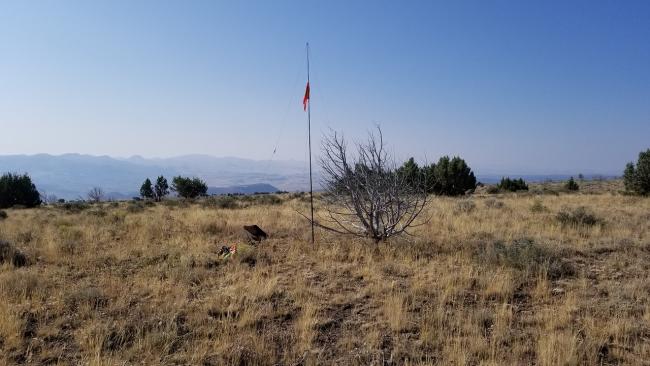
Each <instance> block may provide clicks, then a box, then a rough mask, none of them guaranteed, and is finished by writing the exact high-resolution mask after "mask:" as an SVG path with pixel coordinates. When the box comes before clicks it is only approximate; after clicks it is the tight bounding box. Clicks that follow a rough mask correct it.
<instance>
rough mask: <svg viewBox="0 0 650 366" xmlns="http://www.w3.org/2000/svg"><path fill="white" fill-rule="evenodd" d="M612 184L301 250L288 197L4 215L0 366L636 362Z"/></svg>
mask: <svg viewBox="0 0 650 366" xmlns="http://www.w3.org/2000/svg"><path fill="white" fill-rule="evenodd" d="M617 184H618V183H616V182H615V183H612V182H594V183H589V184H585V185H584V187H583V191H584V192H591V193H594V194H583V193H578V194H565V193H561V194H559V195H555V194H543V195H535V194H533V193H528V194H507V195H476V196H474V197H471V198H469V199H454V198H434V199H433V201H432V202H431V204H430V206H429V208H428V210H427V214H428V215H429V216H430V218H431V219H430V221H429V222H428V223H427V224H426V225H424V226H421V227H418V228H417V229H416V230H415V234H416V236H415V237H413V238H410V237H403V238H398V239H395V240H392V241H390V242H387V243H381V244H380V245H378V246H376V245H375V244H374V243H372V242H365V241H360V240H357V239H351V238H348V237H342V236H338V235H333V234H329V233H326V232H322V231H319V232H317V241H318V243H317V245H315V246H312V245H310V244H309V241H308V240H309V231H308V225H307V223H306V222H305V221H304V220H303V219H302V218H301V217H300V216H299V215H298V214H296V210H301V211H303V212H306V211H307V203H306V202H305V200H304V199H301V198H299V197H298V198H296V197H294V196H289V195H283V196H284V197H283V198H282V199H281V201H280V202H276V201H275V200H272V199H267V200H265V201H264V202H257V203H255V202H253V203H249V204H246V205H245V206H246V207H243V208H242V207H239V208H220V206H224V207H228V205H210V204H206V203H204V202H203V203H202V202H198V203H193V204H181V203H178V202H172V203H167V204H164V203H163V204H154V205H141V206H135V205H134V204H131V203H119V204H110V203H104V204H101V205H95V206H92V207H90V208H87V209H84V210H81V211H79V212H75V211H74V208H71V209H69V210H65V209H63V208H55V207H44V208H40V209H30V210H8V211H7V213H8V218H6V219H4V220H2V221H0V239H3V240H6V241H7V242H9V243H10V244H11V246H12V247H15V248H17V249H18V250H20V251H21V252H23V253H24V254H25V256H26V258H27V261H28V263H27V265H26V266H21V267H18V266H14V265H13V264H11V263H8V262H10V261H8V260H6V261H5V263H4V264H1V265H0V362H3V363H6V364H55V365H56V364H60V365H67V364H89V365H130V364H164V365H185V364H191V365H273V364H280V365H299V364H304V365H315V364H339V365H368V364H374V365H383V364H399V365H401V364H408V365H429V364H454V365H465V364H467V365H522V364H523V365H526V364H535V365H564V364H565V365H577V364H585V365H597V364H604V365H608V364H626V365H644V364H646V365H648V364H650V199H649V198H639V197H631V196H624V195H620V194H617V193H616V192H617V189H618V186H617ZM549 187H550V188H549ZM549 187H547V188H549V189H552V188H553V187H552V185H551V186H549ZM537 188H539V189H541V187H537ZM578 207H585V211H581V210H579V209H578ZM561 211H563V212H565V213H566V214H565V215H560V216H558V213H559V212H561ZM253 223H255V224H258V225H260V226H261V227H262V228H263V229H265V230H266V231H267V232H268V233H269V234H270V235H271V237H270V239H269V240H267V241H264V242H262V244H260V245H259V246H257V247H252V246H249V245H245V244H243V243H246V239H245V236H244V235H243V234H244V232H243V230H242V229H241V227H242V226H243V225H246V224H253ZM233 243H240V245H239V252H238V253H236V254H235V255H234V256H233V257H231V258H229V259H227V260H223V259H221V258H220V256H219V250H220V248H221V246H222V245H224V244H228V245H230V244H233Z"/></svg>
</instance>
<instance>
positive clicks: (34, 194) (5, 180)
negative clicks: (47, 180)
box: [0, 173, 41, 208]
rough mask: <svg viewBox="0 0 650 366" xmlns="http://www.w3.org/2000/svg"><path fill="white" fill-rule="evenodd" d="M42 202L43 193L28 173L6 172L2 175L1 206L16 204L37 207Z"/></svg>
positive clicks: (0, 187)
mask: <svg viewBox="0 0 650 366" xmlns="http://www.w3.org/2000/svg"><path fill="white" fill-rule="evenodd" d="M40 204H41V194H40V193H38V191H37V190H36V186H35V185H34V183H32V179H31V178H30V177H29V175H27V174H23V175H19V174H12V173H6V174H3V175H2V176H1V177H0V208H9V207H14V206H19V205H20V206H24V207H28V208H31V207H36V206H38V205H40Z"/></svg>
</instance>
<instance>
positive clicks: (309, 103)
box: [307, 42, 315, 244]
mask: <svg viewBox="0 0 650 366" xmlns="http://www.w3.org/2000/svg"><path fill="white" fill-rule="evenodd" d="M307 85H309V42H307ZM310 89H311V86H310ZM307 131H308V133H309V201H310V203H311V243H312V244H314V243H315V241H314V185H313V183H312V177H311V90H310V93H309V100H308V101H307Z"/></svg>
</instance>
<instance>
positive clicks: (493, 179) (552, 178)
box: [476, 174, 618, 184]
mask: <svg viewBox="0 0 650 366" xmlns="http://www.w3.org/2000/svg"><path fill="white" fill-rule="evenodd" d="M503 177H510V178H522V179H523V180H525V181H526V182H531V183H543V182H559V181H565V180H568V179H569V178H571V177H573V178H575V179H577V178H578V176H577V175H575V174H574V175H570V174H486V175H480V174H479V175H478V176H477V177H476V180H477V181H479V182H481V183H487V184H495V183H499V182H500V181H501V178H503ZM584 177H585V179H615V178H618V176H616V175H602V174H585V175H584Z"/></svg>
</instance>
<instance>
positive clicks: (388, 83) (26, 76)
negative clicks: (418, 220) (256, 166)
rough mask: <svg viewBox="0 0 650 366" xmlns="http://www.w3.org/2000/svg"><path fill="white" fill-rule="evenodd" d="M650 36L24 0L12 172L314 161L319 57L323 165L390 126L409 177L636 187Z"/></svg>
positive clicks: (648, 111) (340, 13)
mask: <svg viewBox="0 0 650 366" xmlns="http://www.w3.org/2000/svg"><path fill="white" fill-rule="evenodd" d="M649 21H650V3H649V2H645V1H629V2H625V3H609V2H606V3H605V2H604V3H594V2H590V1H575V2H571V3H565V2H559V1H557V2H556V1H551V2H540V3H528V2H527V3H520V2H505V1H496V2H491V3H485V2H480V1H461V2H454V3H442V2H441V3H432V2H417V1H415V2H400V3H399V4H398V3H391V2H373V3H372V4H370V5H369V4H366V3H362V2H359V3H350V2H344V1H333V2H327V3H319V2H312V1H300V2H297V1H295V2H294V1H291V2H281V3H277V2H273V3H267V2H261V1H259V2H246V3H241V2H236V3H231V4H227V3H222V2H220V3H216V2H205V1H195V2H189V3H184V4H179V3H163V2H154V1H143V2H137V3H133V2H127V1H114V2H109V3H98V2H90V3H89V2H82V1H65V2H47V3H42V2H41V3H38V2H31V1H21V2H11V3H7V4H5V5H4V9H3V12H2V13H1V14H0V45H1V46H0V50H2V54H3V57H2V58H0V81H1V82H2V88H0V128H1V129H2V134H1V135H0V155H9V154H36V153H47V154H52V155H60V154H62V153H81V154H89V155H96V156H102V155H106V156H112V157H124V158H128V157H130V156H133V155H140V156H143V157H174V156H180V155H192V154H204V155H210V156H216V157H219V156H232V157H238V158H245V159H253V160H269V159H274V160H283V161H284V160H294V161H306V160H307V146H306V145H307V144H306V132H307V126H306V114H305V113H304V112H303V110H302V104H301V99H302V95H303V92H304V87H305V82H306V70H305V66H306V65H305V42H307V41H309V42H310V44H311V51H312V59H311V61H312V63H311V66H312V73H311V85H312V89H311V91H312V136H313V139H314V141H313V146H314V148H313V151H314V155H315V158H317V156H318V155H319V152H320V138H321V136H322V135H323V134H324V133H327V132H328V131H329V129H330V128H331V129H334V130H337V131H339V132H342V133H343V134H344V135H345V136H346V137H347V138H348V139H349V140H358V139H363V138H364V137H365V134H366V133H367V131H369V130H371V129H372V128H373V126H374V125H375V124H379V125H381V126H382V128H383V130H384V133H385V136H386V140H387V142H388V144H389V148H390V149H391V151H392V152H393V153H394V155H395V157H396V158H397V159H398V160H404V159H406V158H408V157H410V156H414V157H415V158H416V159H417V160H419V161H435V160H437V158H438V157H440V156H442V155H450V156H454V155H459V156H461V157H463V158H464V159H466V160H467V162H468V163H469V164H470V166H471V167H472V168H473V169H474V170H475V171H477V172H479V174H480V173H481V171H483V172H485V171H490V172H493V173H494V174H558V173H571V174H577V173H584V174H592V173H593V174H620V173H621V172H622V170H623V168H624V165H625V163H626V162H628V161H632V160H636V157H637V155H638V153H639V151H642V150H645V149H647V148H648V147H650V146H649V145H650V139H649V137H650V68H648V65H650V44H649V43H648V39H650V27H648V22H649ZM274 150H275V151H276V153H275V154H274V153H273V151H274ZM0 168H1V167H0Z"/></svg>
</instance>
